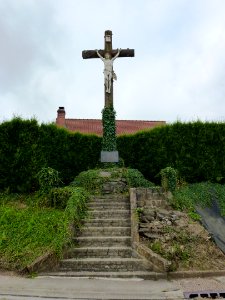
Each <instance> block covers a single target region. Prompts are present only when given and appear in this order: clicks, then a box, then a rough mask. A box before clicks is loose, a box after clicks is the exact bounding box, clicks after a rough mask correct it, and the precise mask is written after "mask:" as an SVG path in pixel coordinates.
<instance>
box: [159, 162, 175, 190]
mask: <svg viewBox="0 0 225 300" xmlns="http://www.w3.org/2000/svg"><path fill="white" fill-rule="evenodd" d="M160 175H161V185H162V187H163V188H164V189H165V190H166V191H171V192H174V191H175V189H176V187H177V171H176V170H175V169H173V168H171V167H167V168H165V169H162V170H161V171H160Z"/></svg>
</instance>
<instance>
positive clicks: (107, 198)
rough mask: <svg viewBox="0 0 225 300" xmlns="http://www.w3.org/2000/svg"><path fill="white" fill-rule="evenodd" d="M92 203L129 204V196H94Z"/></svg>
mask: <svg viewBox="0 0 225 300" xmlns="http://www.w3.org/2000/svg"><path fill="white" fill-rule="evenodd" d="M90 201H118V202H119V201H121V202H122V201H127V202H129V196H124V195H120V194H118V195H104V196H103V195H99V196H92V197H91V200H90Z"/></svg>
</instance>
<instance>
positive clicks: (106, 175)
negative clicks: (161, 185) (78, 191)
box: [72, 168, 155, 194]
mask: <svg viewBox="0 0 225 300" xmlns="http://www.w3.org/2000/svg"><path fill="white" fill-rule="evenodd" d="M113 179H121V180H125V181H126V182H127V185H128V188H129V187H153V186H155V185H154V184H153V183H152V182H150V181H148V180H147V179H145V178H144V176H143V175H142V174H141V173H140V172H139V171H138V170H135V169H127V168H107V169H94V170H89V171H84V172H81V173H80V174H79V175H78V176H77V177H76V178H75V179H74V181H73V182H72V185H73V186H80V187H83V188H85V189H86V190H87V191H89V192H90V193H92V194H93V193H96V194H99V193H100V192H101V190H102V185H103V184H104V183H105V182H107V181H109V180H113ZM128 188H127V191H128Z"/></svg>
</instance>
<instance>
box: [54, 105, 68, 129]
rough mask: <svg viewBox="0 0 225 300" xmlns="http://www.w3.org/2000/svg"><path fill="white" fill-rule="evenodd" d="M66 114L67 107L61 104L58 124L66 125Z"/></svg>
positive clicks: (58, 111)
mask: <svg viewBox="0 0 225 300" xmlns="http://www.w3.org/2000/svg"><path fill="white" fill-rule="evenodd" d="M65 116H66V112H65V109H64V107H63V106H60V107H59V109H58V110H57V118H56V125H57V126H59V127H66V122H65Z"/></svg>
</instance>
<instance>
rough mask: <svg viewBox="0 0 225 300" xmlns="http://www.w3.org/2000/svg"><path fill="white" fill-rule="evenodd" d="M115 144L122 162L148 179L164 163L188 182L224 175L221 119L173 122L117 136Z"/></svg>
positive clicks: (216, 179) (224, 132)
mask: <svg viewBox="0 0 225 300" xmlns="http://www.w3.org/2000/svg"><path fill="white" fill-rule="evenodd" d="M117 145H118V150H119V153H120V156H121V157H122V158H123V159H124V161H125V165H126V166H130V167H132V168H136V169H138V170H139V171H141V172H142V173H143V174H144V176H145V177H146V178H148V179H149V180H150V181H154V182H155V181H157V176H158V179H159V172H160V170H161V169H163V168H165V167H168V166H170V167H173V168H175V169H177V170H178V172H179V174H180V176H181V177H183V178H184V179H185V180H186V181H188V182H190V183H191V182H201V181H212V182H224V179H225V155H224V154H225V123H209V122H206V123H203V122H193V123H180V122H177V123H174V124H172V125H166V126H162V127H158V128H154V129H152V130H149V131H144V132H140V133H137V134H135V135H130V136H121V137H119V139H118V141H117ZM127 153H129V155H127Z"/></svg>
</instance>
